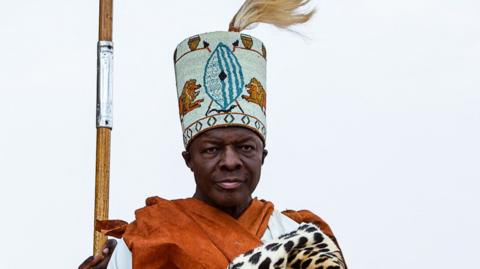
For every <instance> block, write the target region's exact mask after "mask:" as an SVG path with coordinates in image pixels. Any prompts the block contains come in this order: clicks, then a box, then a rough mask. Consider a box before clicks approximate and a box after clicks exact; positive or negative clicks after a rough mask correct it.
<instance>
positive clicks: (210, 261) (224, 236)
mask: <svg viewBox="0 0 480 269" xmlns="http://www.w3.org/2000/svg"><path fill="white" fill-rule="evenodd" d="M272 211H273V204H272V203H270V202H266V201H260V200H257V199H254V200H253V201H252V202H251V204H250V206H249V207H248V208H247V209H246V210H245V212H244V213H243V214H242V215H241V216H240V218H239V219H234V218H232V217H231V216H230V215H228V214H226V213H224V212H223V211H221V210H219V209H216V208H214V207H211V206H209V205H207V204H206V203H204V202H202V201H200V200H197V199H194V198H189V199H181V200H173V201H169V200H164V199H161V198H158V197H154V198H149V199H147V206H146V207H144V208H142V209H139V210H137V211H136V212H135V215H136V220H135V221H134V222H133V223H131V224H130V225H128V226H127V228H126V231H125V233H124V234H123V238H124V240H125V242H126V243H127V246H128V247H129V248H130V250H131V251H132V255H133V268H134V269H139V268H141V269H148V268H152V269H153V268H155V269H167V268H168V269H174V268H191V269H215V268H219V269H220V268H221V269H224V268H226V267H227V265H228V263H229V262H230V261H232V260H233V259H234V258H235V257H236V256H238V255H240V254H241V253H244V252H246V251H248V250H250V249H252V248H255V247H257V246H259V245H260V244H261V241H260V238H261V237H262V235H263V233H264V232H265V230H266V229H267V225H268V220H269V218H270V215H271V214H272Z"/></svg>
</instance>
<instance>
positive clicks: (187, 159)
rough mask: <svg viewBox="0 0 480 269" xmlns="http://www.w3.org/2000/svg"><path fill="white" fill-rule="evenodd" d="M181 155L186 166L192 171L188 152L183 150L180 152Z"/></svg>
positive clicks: (190, 157) (190, 156)
mask: <svg viewBox="0 0 480 269" xmlns="http://www.w3.org/2000/svg"><path fill="white" fill-rule="evenodd" d="M182 157H183V160H185V164H186V165H187V166H188V168H190V170H191V171H192V172H193V170H192V162H191V161H192V155H190V152H188V151H186V150H185V151H183V152H182Z"/></svg>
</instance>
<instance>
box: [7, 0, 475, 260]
mask: <svg viewBox="0 0 480 269" xmlns="http://www.w3.org/2000/svg"><path fill="white" fill-rule="evenodd" d="M241 3H242V0H235V1H231V0H229V1H225V0H205V1H180V0H176V1H168V2H167V1H160V0H157V1H147V0H135V1H133V0H130V1H126V0H118V1H117V0H116V1H115V8H114V41H115V71H114V96H115V97H114V130H113V139H112V160H111V161H112V162H111V211H110V216H111V217H112V218H120V219H125V220H132V219H133V212H134V209H136V208H138V207H141V206H142V205H143V204H144V199H145V198H146V197H147V196H151V195H159V196H162V197H166V198H178V197H186V196H190V195H191V194H192V193H193V190H194V183H193V178H192V175H191V174H190V172H189V170H187V169H186V168H185V166H184V163H183V161H182V158H181V155H180V153H181V151H182V147H183V145H182V136H181V129H180V124H179V120H178V117H177V114H178V109H177V107H176V105H177V101H176V98H177V97H176V89H175V83H174V71H173V60H172V55H173V51H174V48H175V46H176V45H177V43H178V42H180V41H181V40H183V39H184V38H186V37H188V36H190V35H194V34H197V33H201V32H208V31H214V30H226V28H227V26H228V22H229V20H230V18H231V17H232V16H233V14H234V13H235V12H236V10H237V8H238V7H239V6H240V5H241ZM314 4H315V6H316V7H317V10H318V12H317V14H316V16H315V17H314V18H313V20H312V21H311V22H310V23H309V24H307V25H304V26H302V27H298V28H297V29H298V30H299V31H300V32H301V33H302V34H304V35H305V36H307V37H308V38H303V37H301V36H299V35H296V34H293V33H291V32H288V31H281V30H278V29H276V28H274V27H270V26H266V25H260V26H259V27H257V28H256V29H254V30H251V31H247V33H250V34H252V35H254V36H256V37H258V38H260V39H262V40H263V41H264V42H265V44H266V46H267V50H268V87H267V88H268V95H269V99H268V105H269V107H268V120H269V122H268V123H269V128H268V131H269V135H268V149H269V151H270V154H269V156H268V159H267V161H266V163H265V165H264V170H263V176H262V180H261V183H260V185H259V187H258V189H257V191H256V193H255V194H256V195H257V196H259V197H262V198H265V199H268V200H271V201H273V202H275V204H276V206H277V207H278V208H279V209H284V208H292V209H301V208H308V209H310V210H312V211H314V212H316V213H317V214H319V215H320V216H322V217H323V218H324V219H326V220H327V221H328V222H329V224H330V225H331V226H332V228H333V230H334V232H335V233H336V235H337V237H338V239H339V241H340V243H341V246H342V247H343V250H344V254H345V257H346V259H347V262H348V264H349V265H350V268H378V269H383V268H389V269H395V268H462V267H468V268H475V267H476V266H478V264H477V263H478V262H476V260H477V259H476V257H477V256H478V251H479V250H480V248H479V246H478V244H479V243H478V242H479V241H480V232H479V230H478V229H479V227H480V215H479V206H478V205H479V204H480V198H479V190H480V184H479V179H480V125H479V121H480V88H479V87H480V76H479V72H480V35H479V33H480V2H479V1H474V0H449V1H446V0H402V1H393V0H357V1H354V0H319V1H316V2H314ZM97 16H98V3H97V1H94V0H89V1H72V0H62V1H60V0H44V1H38V0H22V1H19V0H18V1H7V0H1V2H0V124H1V127H0V128H1V129H0V180H1V183H2V185H1V186H2V187H0V214H1V220H0V231H1V236H0V238H1V242H0V268H2V269H10V268H14V269H15V268H76V267H77V266H78V264H79V263H80V262H81V261H82V260H83V259H84V258H85V257H86V256H88V255H90V252H91V248H92V225H93V194H94V167H95V158H94V157H95V83H96V41H97V31H98V30H97V25H98V18H97Z"/></svg>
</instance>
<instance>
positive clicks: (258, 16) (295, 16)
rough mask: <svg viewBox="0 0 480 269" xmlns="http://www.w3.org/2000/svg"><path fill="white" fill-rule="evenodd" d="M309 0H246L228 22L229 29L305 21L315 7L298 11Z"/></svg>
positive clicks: (234, 30)
mask: <svg viewBox="0 0 480 269" xmlns="http://www.w3.org/2000/svg"><path fill="white" fill-rule="evenodd" d="M308 3H310V0H246V1H245V3H243V5H242V6H241V7H240V9H239V10H238V12H237V14H235V16H234V17H233V19H232V21H231V22H230V27H229V29H228V30H229V31H232V32H240V31H242V30H244V29H246V28H247V27H249V26H251V25H252V24H256V23H268V24H273V25H275V26H277V27H280V28H288V27H289V26H291V25H294V24H300V23H304V22H307V21H308V20H309V19H310V18H311V17H312V16H313V14H314V13H315V9H312V10H310V11H307V12H299V11H298V9H299V8H301V7H304V6H305V5H307V4H308Z"/></svg>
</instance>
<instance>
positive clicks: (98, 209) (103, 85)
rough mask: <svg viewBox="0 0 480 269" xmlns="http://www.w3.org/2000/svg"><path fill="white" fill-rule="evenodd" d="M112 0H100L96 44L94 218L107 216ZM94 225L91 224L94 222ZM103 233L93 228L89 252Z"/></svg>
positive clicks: (103, 238)
mask: <svg viewBox="0 0 480 269" xmlns="http://www.w3.org/2000/svg"><path fill="white" fill-rule="evenodd" d="M112 17H113V0H100V10H99V31H98V47H97V117H96V118H97V148H96V151H97V154H96V166H95V214H94V215H95V217H94V223H96V220H106V219H108V193H109V179H110V137H111V130H112V118H113V117H112V92H113V86H112V73H113V70H112V68H113V43H112ZM94 226H95V224H94ZM106 239H107V238H106V236H104V235H103V234H101V233H99V232H97V231H95V228H94V236H93V253H94V254H98V253H100V252H101V249H100V248H101V247H102V246H103V244H104V243H105V241H106Z"/></svg>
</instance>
